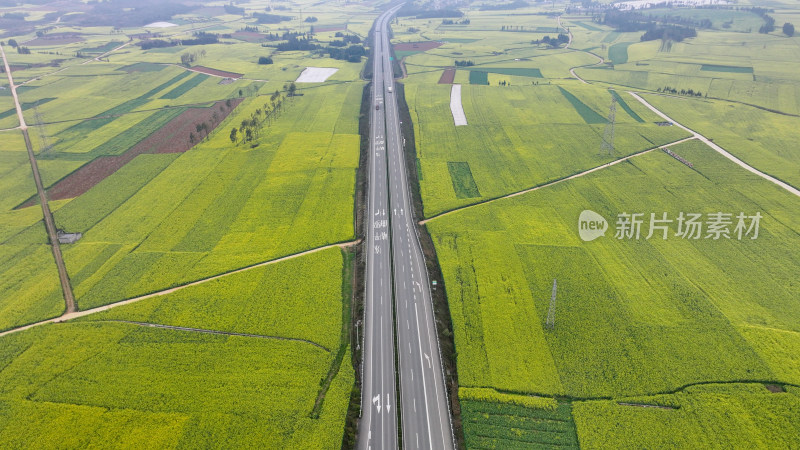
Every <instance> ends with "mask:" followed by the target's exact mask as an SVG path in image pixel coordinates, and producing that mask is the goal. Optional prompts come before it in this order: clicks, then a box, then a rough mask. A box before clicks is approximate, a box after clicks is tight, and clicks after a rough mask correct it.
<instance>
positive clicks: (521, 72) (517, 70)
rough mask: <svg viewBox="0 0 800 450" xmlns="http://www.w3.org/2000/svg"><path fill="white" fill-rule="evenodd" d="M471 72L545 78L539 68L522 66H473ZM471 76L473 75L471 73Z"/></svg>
mask: <svg viewBox="0 0 800 450" xmlns="http://www.w3.org/2000/svg"><path fill="white" fill-rule="evenodd" d="M470 72H486V73H498V74H501V75H516V76H520V77H533V78H543V77H542V72H541V71H540V70H539V69H528V68H521V67H510V68H503V67H472V68H471V69H470ZM470 76H472V75H471V74H470ZM473 84H480V83H473Z"/></svg>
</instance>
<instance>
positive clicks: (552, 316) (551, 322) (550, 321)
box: [547, 278, 557, 330]
mask: <svg viewBox="0 0 800 450" xmlns="http://www.w3.org/2000/svg"><path fill="white" fill-rule="evenodd" d="M556 288H557V283H556V280H555V278H554V279H553V295H552V296H551V297H550V309H549V310H548V311H547V328H548V329H550V330H552V329H553V328H555V327H556Z"/></svg>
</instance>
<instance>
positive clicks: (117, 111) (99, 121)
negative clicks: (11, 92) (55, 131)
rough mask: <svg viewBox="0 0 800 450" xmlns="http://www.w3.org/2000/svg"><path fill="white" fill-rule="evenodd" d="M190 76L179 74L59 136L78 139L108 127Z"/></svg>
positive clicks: (186, 72) (72, 127) (187, 73)
mask: <svg viewBox="0 0 800 450" xmlns="http://www.w3.org/2000/svg"><path fill="white" fill-rule="evenodd" d="M191 74H192V72H189V71H185V72H181V73H180V74H178V75H176V76H175V77H174V78H172V79H170V80H169V81H167V82H165V83H162V84H160V85H158V86H156V87H155V88H153V89H151V90H150V91H148V92H146V93H145V94H144V95H142V96H140V97H137V98H134V99H132V100H128V101H126V102H124V103H122V104H120V105H117V106H115V107H113V108H111V109H109V110H107V111H105V112H102V113H100V114H98V115H97V116H95V117H94V118H92V119H88V120H84V121H83V122H80V123H77V124H75V125H73V126H71V127H69V128H67V129H66V130H64V131H62V132H61V133H59V134H62V135H64V136H65V137H66V136H70V137H75V136H78V137H80V136H81V135H84V134H88V133H90V132H92V131H95V130H97V129H99V128H100V127H102V126H104V125H108V124H109V123H111V122H113V121H114V119H116V118H117V116H120V115H122V114H127V113H129V112H131V111H133V110H135V109H136V108H138V107H140V106H143V105H145V104H147V102H149V101H150V100H151V97H152V96H153V95H155V94H157V93H159V92H161V91H162V90H164V89H165V88H166V87H168V86H170V85H171V84H173V83H176V82H178V81H180V80H181V79H183V78H186V77H187V76H189V75H191Z"/></svg>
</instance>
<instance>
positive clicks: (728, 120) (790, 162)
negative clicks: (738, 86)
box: [647, 95, 800, 187]
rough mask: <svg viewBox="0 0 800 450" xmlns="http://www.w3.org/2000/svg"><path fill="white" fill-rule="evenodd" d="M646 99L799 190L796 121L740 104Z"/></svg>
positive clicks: (799, 166) (655, 97)
mask: <svg viewBox="0 0 800 450" xmlns="http://www.w3.org/2000/svg"><path fill="white" fill-rule="evenodd" d="M647 100H648V101H651V102H652V104H653V105H655V106H656V107H658V108H659V109H661V110H662V111H664V112H665V113H666V114H667V115H669V116H670V117H672V118H673V119H674V120H676V121H678V122H679V123H683V124H690V126H691V127H692V128H693V129H694V130H696V131H698V132H699V133H701V134H703V135H704V136H706V137H708V138H710V139H713V140H714V142H716V143H717V144H718V145H720V146H721V147H722V148H724V149H725V150H727V151H729V152H731V153H732V154H734V155H736V157H738V158H740V159H742V160H743V161H744V162H746V163H748V164H750V165H752V166H753V167H755V168H757V169H759V170H762V171H764V172H766V173H768V174H770V175H772V176H774V177H776V178H778V179H780V180H782V181H784V182H786V183H789V184H791V185H792V186H795V187H800V161H798V159H797V152H796V150H795V146H794V144H793V142H795V139H796V138H795V137H796V135H797V129H798V127H799V126H800V118H797V117H790V116H786V115H782V114H775V113H772V112H769V111H764V110H763V109H759V108H753V107H749V106H744V105H736V107H733V106H732V105H731V104H730V103H727V102H721V101H708V100H689V99H686V100H684V99H677V98H666V97H661V96H656V95H650V96H647Z"/></svg>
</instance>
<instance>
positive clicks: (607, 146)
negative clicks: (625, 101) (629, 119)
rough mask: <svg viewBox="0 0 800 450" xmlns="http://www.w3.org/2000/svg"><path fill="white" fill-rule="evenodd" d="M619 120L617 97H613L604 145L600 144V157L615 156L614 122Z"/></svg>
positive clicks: (604, 134)
mask: <svg viewBox="0 0 800 450" xmlns="http://www.w3.org/2000/svg"><path fill="white" fill-rule="evenodd" d="M616 120H617V97H615V96H613V95H612V96H611V106H610V107H609V108H608V123H607V124H606V129H605V132H603V143H602V144H600V155H601V156H602V155H608V156H613V155H614V122H616Z"/></svg>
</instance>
